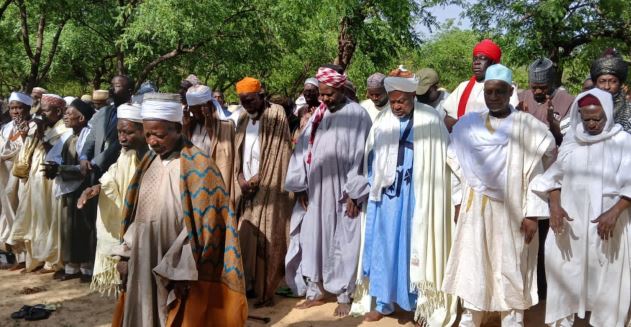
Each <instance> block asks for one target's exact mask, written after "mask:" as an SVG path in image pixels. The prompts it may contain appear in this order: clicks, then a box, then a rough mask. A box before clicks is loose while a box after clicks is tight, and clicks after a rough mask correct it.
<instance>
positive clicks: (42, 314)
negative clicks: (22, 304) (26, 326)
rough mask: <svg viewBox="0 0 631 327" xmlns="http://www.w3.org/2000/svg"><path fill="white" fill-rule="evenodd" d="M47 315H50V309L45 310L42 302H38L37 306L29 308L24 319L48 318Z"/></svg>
mask: <svg viewBox="0 0 631 327" xmlns="http://www.w3.org/2000/svg"><path fill="white" fill-rule="evenodd" d="M39 305H41V307H38V306H39ZM48 317H50V311H49V310H46V309H45V308H44V305H43V304H38V305H37V306H35V307H33V308H31V310H30V311H29V312H28V314H27V315H26V317H24V320H28V321H36V320H44V319H48Z"/></svg>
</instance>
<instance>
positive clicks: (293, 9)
mask: <svg viewBox="0 0 631 327" xmlns="http://www.w3.org/2000/svg"><path fill="white" fill-rule="evenodd" d="M22 2H23V3H25V7H26V14H27V19H28V35H29V37H30V41H29V42H30V47H31V48H33V49H34V48H35V46H36V43H37V24H38V20H39V18H40V17H41V16H42V15H44V14H45V16H46V20H45V26H44V33H43V34H42V40H43V41H42V43H43V49H42V53H41V58H36V59H37V60H32V59H29V58H28V56H26V52H27V49H26V48H25V46H24V43H23V38H22V34H21V22H20V19H19V17H20V13H19V6H18V4H19V3H22ZM446 2H448V1H447V0H426V1H421V2H418V1H414V0H403V1H401V0H397V1H391V0H388V1H371V0H342V1H339V0H321V1H316V0H303V1H292V0H278V1H271V0H252V1H246V0H236V1H222V0H198V1H181V0H152V1H140V0H99V1H82V0H60V1H44V0H29V1H24V0H14V1H13V2H12V3H11V5H9V7H8V8H7V10H6V11H5V12H4V13H3V15H2V16H1V17H0V41H2V43H3V47H2V48H0V57H1V58H2V60H1V61H0V93H2V94H6V93H8V92H9V91H11V90H15V89H19V88H29V87H32V86H34V85H35V84H36V85H39V86H43V87H46V88H47V89H49V90H50V91H52V92H56V93H60V94H64V95H67V94H71V95H80V94H84V93H90V92H91V91H92V90H93V89H96V88H107V86H108V84H109V81H110V80H111V78H112V77H113V76H114V75H116V74H119V73H126V74H129V75H131V76H132V77H133V78H134V79H136V80H137V85H139V84H140V83H141V82H142V81H143V80H146V79H148V80H152V81H154V82H155V83H156V84H157V85H158V87H159V88H160V89H161V91H171V92H172V91H176V90H177V88H178V87H179V83H180V81H181V80H182V79H183V78H184V77H185V76H187V75H188V74H191V73H194V74H196V75H197V76H198V78H199V79H200V80H201V81H202V82H203V83H205V84H207V85H210V86H212V87H214V88H218V89H222V90H224V91H228V97H229V99H230V100H235V99H236V97H235V96H234V94H232V93H231V90H232V89H233V86H234V83H235V82H236V81H238V80H239V79H241V78H243V77H244V76H253V77H257V78H260V79H262V80H263V81H264V82H265V84H266V87H267V89H268V90H269V91H270V93H273V94H279V95H284V96H287V97H290V98H292V97H295V96H296V95H297V94H298V93H299V92H300V91H301V90H302V83H303V81H304V79H306V78H307V77H310V76H313V75H314V74H315V72H316V70H317V67H318V66H319V65H321V64H324V63H330V62H333V61H335V60H336V58H340V57H342V55H347V58H348V60H349V66H348V74H349V76H350V78H351V79H352V80H353V81H354V82H355V84H356V85H357V86H358V89H359V90H358V93H359V94H363V92H364V90H365V80H366V78H367V77H368V75H370V74H372V73H373V72H375V71H382V72H387V71H389V70H391V69H393V68H395V67H396V66H397V65H398V64H399V63H400V62H401V60H404V59H406V58H408V57H409V56H410V53H413V52H414V51H416V50H417V49H418V47H419V45H420V44H421V42H420V41H421V40H420V39H419V38H418V36H417V34H416V33H415V31H414V28H415V27H416V26H418V25H425V26H430V27H434V26H436V20H435V18H434V17H433V16H431V14H429V11H428V9H429V8H430V7H431V6H433V5H436V4H441V3H446ZM59 26H63V29H62V30H61V31H62V33H61V34H60V37H59V39H58V46H57V47H56V48H55V49H54V50H55V51H52V49H53V46H52V45H53V43H54V42H53V38H54V35H55V32H56V31H57V30H58V28H59ZM343 38H347V40H349V41H351V42H352V43H353V45H354V46H353V47H352V48H351V49H352V51H351V52H346V53H343V51H345V49H342V48H341V47H340V46H339V45H340V43H339V41H340V39H343ZM345 40H346V39H345ZM48 58H50V59H51V61H50V67H49V69H44V68H45V67H46V66H47V60H48ZM351 59H352V60H351ZM33 72H35V75H33ZM32 75H33V76H34V77H33V76H32Z"/></svg>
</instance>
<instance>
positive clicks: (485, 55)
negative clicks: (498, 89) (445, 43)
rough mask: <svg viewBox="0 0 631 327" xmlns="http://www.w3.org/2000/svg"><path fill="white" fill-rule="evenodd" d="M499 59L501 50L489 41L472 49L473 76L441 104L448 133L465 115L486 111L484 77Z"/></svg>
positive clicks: (512, 101) (514, 99)
mask: <svg viewBox="0 0 631 327" xmlns="http://www.w3.org/2000/svg"><path fill="white" fill-rule="evenodd" d="M501 58H502V49H500V47H499V46H498V45H497V44H495V43H494V42H493V41H491V40H489V39H485V40H482V41H481V42H480V43H478V44H477V45H476V46H475V47H474V48H473V61H472V66H471V68H472V70H473V76H471V78H470V79H469V80H468V81H464V82H462V83H460V85H458V87H456V89H455V90H454V91H453V92H451V94H450V95H449V96H448V97H447V99H446V100H445V102H444V103H443V109H444V110H445V111H446V112H447V117H445V124H446V125H447V128H448V129H449V130H450V131H451V128H452V127H453V125H454V124H455V123H456V121H457V120H458V119H460V117H462V116H463V115H465V114H466V113H469V112H486V111H487V107H486V103H485V101H484V76H485V73H486V70H487V69H488V68H489V66H491V65H493V64H498V63H499V62H500V60H501ZM515 89H516V87H514V86H513V92H512V93H511V96H510V104H511V105H512V106H513V107H517V105H518V104H519V99H518V98H517V92H516V91H515Z"/></svg>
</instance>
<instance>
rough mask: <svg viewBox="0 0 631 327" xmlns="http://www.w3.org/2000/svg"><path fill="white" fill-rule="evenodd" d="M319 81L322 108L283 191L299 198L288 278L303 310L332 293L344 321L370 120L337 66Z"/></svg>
mask: <svg viewBox="0 0 631 327" xmlns="http://www.w3.org/2000/svg"><path fill="white" fill-rule="evenodd" d="M317 78H318V81H319V82H320V97H321V100H322V102H323V104H322V105H321V106H320V107H319V108H318V109H317V110H316V111H315V112H314V114H313V116H312V117H311V119H310V120H309V122H308V123H307V127H306V128H305V131H304V132H303V133H302V134H301V136H300V138H299V140H298V144H297V146H296V150H295V152H294V154H293V155H292V158H291V160H290V163H289V168H288V172H287V179H286V181H285V189H286V190H287V191H291V192H295V193H296V198H297V199H298V204H297V205H296V208H294V212H293V214H292V219H291V234H290V236H291V240H290V245H289V250H288V254H287V257H286V260H285V262H286V271H285V273H286V279H287V281H288V284H289V285H290V287H292V288H294V289H293V291H294V292H296V293H297V294H300V295H303V294H306V298H307V299H306V301H304V302H303V303H301V304H300V305H299V306H298V307H299V308H301V309H306V308H309V307H312V306H317V305H321V304H323V303H324V302H323V301H322V299H323V297H324V294H325V291H326V292H329V293H333V294H335V295H336V296H337V302H338V306H337V308H336V309H335V315H336V316H340V317H341V316H346V315H348V312H349V311H350V302H351V298H350V296H351V294H352V293H353V290H354V286H355V273H356V267H357V259H358V255H359V243H360V221H359V219H356V218H358V216H359V211H360V208H361V203H362V201H365V200H366V197H367V195H368V184H367V181H366V179H365V178H364V176H363V175H362V173H363V172H362V163H363V157H364V144H365V141H366V137H367V136H368V132H369V131H370V127H371V124H372V123H371V120H370V116H369V115H368V113H367V112H366V111H365V110H364V109H363V108H362V107H361V106H360V105H359V104H357V103H355V102H352V101H351V100H349V99H348V98H347V97H346V96H344V82H345V80H346V78H345V76H344V75H342V70H341V68H339V66H335V65H327V66H324V67H320V69H319V70H318V74H317ZM303 278H304V280H303ZM305 282H306V284H305Z"/></svg>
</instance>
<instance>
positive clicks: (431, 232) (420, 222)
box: [351, 102, 456, 326]
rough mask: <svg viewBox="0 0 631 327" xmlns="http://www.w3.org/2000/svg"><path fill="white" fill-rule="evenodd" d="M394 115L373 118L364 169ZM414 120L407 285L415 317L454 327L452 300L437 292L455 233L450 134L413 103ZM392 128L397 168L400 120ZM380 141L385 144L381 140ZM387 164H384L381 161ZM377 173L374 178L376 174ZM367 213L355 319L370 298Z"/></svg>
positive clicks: (429, 109) (430, 110)
mask: <svg viewBox="0 0 631 327" xmlns="http://www.w3.org/2000/svg"><path fill="white" fill-rule="evenodd" d="M392 116H393V115H392V112H391V110H388V111H386V112H382V113H380V114H379V115H378V116H377V119H375V124H374V125H373V128H372V129H371V131H370V134H369V135H368V139H367V140H366V152H365V153H366V155H365V157H364V169H365V171H366V169H367V168H368V154H369V153H370V151H373V149H374V147H375V144H376V143H377V141H376V136H377V132H376V131H377V130H379V129H381V128H384V129H386V130H388V129H390V128H392V127H391V126H390V125H391V124H393V121H391V120H390V119H391V117H392ZM395 119H396V117H395ZM413 119H414V122H413V133H414V163H413V178H414V195H415V199H416V201H415V207H414V217H413V219H412V241H411V258H410V261H411V262H410V279H411V284H412V285H410V289H411V290H412V291H415V292H417V293H418V300H417V308H416V314H415V319H418V318H419V317H420V316H422V317H423V318H425V319H426V320H427V322H428V323H429V325H430V326H445V325H450V324H451V323H453V320H455V318H456V311H455V309H456V307H455V304H456V302H455V298H453V297H451V296H449V295H447V294H445V293H443V292H441V291H440V288H441V286H442V281H443V275H444V269H445V266H446V264H447V257H448V255H449V251H450V248H451V241H452V233H453V230H454V226H453V223H452V221H451V219H450V217H451V215H450V172H449V170H448V168H447V163H446V157H447V145H448V142H449V134H448V132H447V129H446V128H445V126H444V124H443V123H442V120H441V119H440V116H439V115H438V113H437V112H436V110H434V108H432V107H429V106H427V105H424V104H421V103H418V102H416V103H415V108H414V118H413ZM388 120H390V121H388ZM384 121H386V123H384ZM382 125H383V126H385V127H383V126H382ZM396 126H397V128H396V130H395V132H396V133H394V135H396V138H397V140H396V151H397V152H395V156H394V166H395V169H396V153H398V139H399V133H400V131H399V128H400V127H399V123H398V120H397V122H396ZM378 142H379V143H381V142H382V141H381V140H379V141H378ZM383 142H384V143H385V141H383ZM389 142H391V141H389ZM387 153H389V151H377V150H375V159H374V162H375V163H377V162H379V160H380V158H377V157H378V156H380V155H384V154H386V155H387ZM390 161H391V160H385V162H390ZM374 169H378V167H377V166H375V168H374ZM375 173H376V174H378V173H377V171H375ZM371 192H372V190H371ZM380 192H381V191H380ZM371 195H372V193H371ZM365 212H366V210H365V208H364V210H363V213H362V224H361V229H362V239H361V253H360V256H359V265H358V273H357V276H358V280H357V287H356V291H355V296H354V299H355V302H354V303H353V306H352V310H351V312H352V313H353V314H355V315H361V314H365V313H366V312H368V311H370V310H371V302H372V299H371V297H370V295H369V294H368V289H369V287H368V280H366V279H365V278H364V277H363V276H362V275H363V274H362V264H363V263H362V258H363V245H364V239H365V220H366V217H365Z"/></svg>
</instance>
